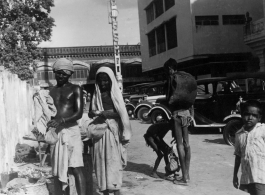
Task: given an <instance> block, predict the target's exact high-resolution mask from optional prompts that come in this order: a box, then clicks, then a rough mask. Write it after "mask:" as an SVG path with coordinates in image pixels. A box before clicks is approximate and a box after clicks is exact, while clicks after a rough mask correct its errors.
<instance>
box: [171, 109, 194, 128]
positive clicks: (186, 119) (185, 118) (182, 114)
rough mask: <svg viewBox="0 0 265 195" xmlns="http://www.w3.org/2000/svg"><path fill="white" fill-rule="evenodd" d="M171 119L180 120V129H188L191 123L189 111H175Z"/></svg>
mask: <svg viewBox="0 0 265 195" xmlns="http://www.w3.org/2000/svg"><path fill="white" fill-rule="evenodd" d="M172 117H173V118H176V117H178V118H180V120H181V127H188V126H190V123H191V122H192V116H191V114H190V111H189V110H176V111H174V112H173V116H172Z"/></svg>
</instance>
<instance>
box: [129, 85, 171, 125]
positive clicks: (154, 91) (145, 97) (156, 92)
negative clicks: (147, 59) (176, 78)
mask: <svg viewBox="0 0 265 195" xmlns="http://www.w3.org/2000/svg"><path fill="white" fill-rule="evenodd" d="M164 85H165V81H158V82H154V83H152V84H149V85H147V86H144V87H142V89H141V90H142V96H141V97H140V95H139V96H138V97H137V96H135V97H134V96H132V97H131V99H133V97H134V98H135V99H136V98H137V100H136V101H134V102H137V104H136V106H135V109H134V115H135V116H136V117H137V118H138V119H140V120H143V121H145V122H151V121H150V117H148V116H147V113H148V111H149V110H150V108H151V107H152V106H153V105H154V104H155V103H159V102H161V101H164V100H165V97H166V96H165V93H164ZM132 101H133V100H132Z"/></svg>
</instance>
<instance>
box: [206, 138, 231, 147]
mask: <svg viewBox="0 0 265 195" xmlns="http://www.w3.org/2000/svg"><path fill="white" fill-rule="evenodd" d="M203 142H206V143H214V144H224V145H227V144H226V143H225V141H224V139H223V138H218V139H205V140H204V141H203Z"/></svg>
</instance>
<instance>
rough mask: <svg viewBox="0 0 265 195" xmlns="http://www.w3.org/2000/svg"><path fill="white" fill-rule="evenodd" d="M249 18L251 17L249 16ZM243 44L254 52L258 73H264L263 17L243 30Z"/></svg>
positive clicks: (264, 42) (264, 0) (264, 10)
mask: <svg viewBox="0 0 265 195" xmlns="http://www.w3.org/2000/svg"><path fill="white" fill-rule="evenodd" d="M263 12H264V13H265V0H263ZM250 17H251V15H250ZM243 32H244V42H245V44H246V45H248V46H249V47H251V48H252V49H253V50H254V55H256V57H257V58H258V62H259V66H258V67H257V69H258V70H259V71H262V72H264V71H265V61H264V59H265V49H264V48H265V15H263V16H262V17H260V18H258V19H257V20H253V18H252V17H251V21H250V23H249V24H248V25H245V26H244V28H243Z"/></svg>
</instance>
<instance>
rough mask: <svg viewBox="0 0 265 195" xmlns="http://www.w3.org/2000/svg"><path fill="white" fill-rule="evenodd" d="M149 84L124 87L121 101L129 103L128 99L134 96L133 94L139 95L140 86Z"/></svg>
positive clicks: (143, 84)
mask: <svg viewBox="0 0 265 195" xmlns="http://www.w3.org/2000/svg"><path fill="white" fill-rule="evenodd" d="M148 84H149V83H139V84H136V85H131V86H128V87H125V88H124V90H123V94H122V95H123V99H124V101H125V102H126V101H129V99H130V97H131V96H132V95H135V94H139V93H140V88H141V87H142V86H145V85H148Z"/></svg>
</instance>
